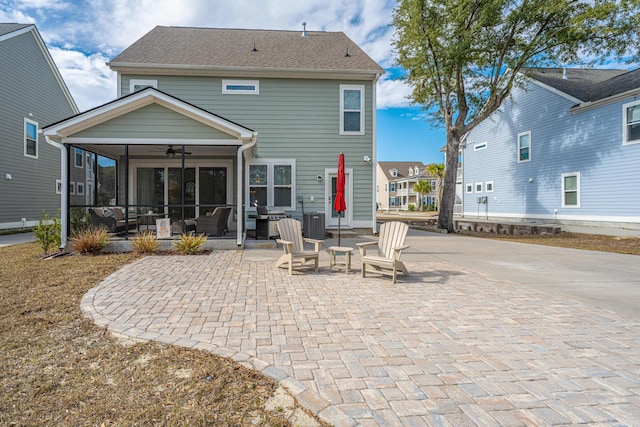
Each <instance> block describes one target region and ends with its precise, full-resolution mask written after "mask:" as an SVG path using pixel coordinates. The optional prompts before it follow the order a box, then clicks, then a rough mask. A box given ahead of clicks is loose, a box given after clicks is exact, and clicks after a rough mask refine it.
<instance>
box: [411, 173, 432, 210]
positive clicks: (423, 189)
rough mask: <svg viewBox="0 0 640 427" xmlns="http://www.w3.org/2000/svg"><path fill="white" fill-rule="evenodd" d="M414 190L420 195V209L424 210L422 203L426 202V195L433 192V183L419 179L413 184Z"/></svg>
mask: <svg viewBox="0 0 640 427" xmlns="http://www.w3.org/2000/svg"><path fill="white" fill-rule="evenodd" d="M413 191H415V192H416V193H418V195H420V210H423V208H422V205H423V203H424V196H425V195H426V194H429V193H430V192H431V183H430V182H429V181H425V180H424V179H419V180H418V182H416V183H415V185H414V186H413Z"/></svg>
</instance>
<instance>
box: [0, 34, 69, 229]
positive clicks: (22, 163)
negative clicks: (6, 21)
mask: <svg viewBox="0 0 640 427" xmlns="http://www.w3.org/2000/svg"><path fill="white" fill-rule="evenodd" d="M0 97H1V98H0V99H1V101H0V147H1V148H2V153H3V155H2V156H0V200H1V201H2V203H0V228H9V227H11V226H12V225H14V226H15V224H16V223H19V222H20V221H21V219H22V218H26V219H27V221H28V222H31V221H36V222H37V220H38V219H39V218H40V214H41V212H42V210H45V211H46V212H47V213H49V214H50V215H55V214H56V213H57V211H58V209H59V208H60V196H59V195H57V194H56V179H60V150H58V149H57V148H55V147H53V146H51V145H49V144H47V142H46V141H45V139H44V137H43V136H41V135H40V136H38V158H37V159H34V158H31V157H25V156H24V119H25V118H29V119H31V120H33V121H35V122H37V123H38V128H39V129H41V128H42V127H43V126H45V125H48V124H50V123H53V122H56V121H58V120H61V119H63V118H65V117H68V116H70V115H72V114H73V113H74V112H73V109H72V107H71V106H70V105H69V103H68V102H67V100H66V98H65V96H64V93H63V91H62V89H61V88H60V86H59V85H58V82H57V80H56V79H55V76H54V75H53V73H52V71H51V69H50V67H49V65H48V63H47V61H46V59H45V57H44V56H43V53H42V51H41V50H40V48H39V47H38V45H37V43H36V40H35V38H34V36H33V34H32V33H31V32H29V33H25V34H22V35H20V36H16V37H13V38H10V39H7V40H5V41H2V42H0ZM6 174H10V175H11V177H12V179H11V180H7V179H5V178H6Z"/></svg>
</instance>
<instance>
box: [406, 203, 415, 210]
mask: <svg viewBox="0 0 640 427" xmlns="http://www.w3.org/2000/svg"><path fill="white" fill-rule="evenodd" d="M408 209H409V212H413V211H415V210H416V205H414V204H413V203H411V204H410V205H409V206H408Z"/></svg>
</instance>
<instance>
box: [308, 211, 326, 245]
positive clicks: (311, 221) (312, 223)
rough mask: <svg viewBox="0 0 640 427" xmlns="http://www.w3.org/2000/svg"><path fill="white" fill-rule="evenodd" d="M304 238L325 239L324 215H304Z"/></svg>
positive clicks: (316, 213) (315, 213)
mask: <svg viewBox="0 0 640 427" xmlns="http://www.w3.org/2000/svg"><path fill="white" fill-rule="evenodd" d="M303 231H304V237H307V238H309V239H318V240H323V239H324V214H323V213H319V212H314V213H305V214H304V229H303Z"/></svg>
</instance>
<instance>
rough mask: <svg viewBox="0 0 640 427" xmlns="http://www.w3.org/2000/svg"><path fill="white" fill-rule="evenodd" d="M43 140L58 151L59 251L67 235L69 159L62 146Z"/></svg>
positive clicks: (64, 244) (48, 139) (50, 140)
mask: <svg viewBox="0 0 640 427" xmlns="http://www.w3.org/2000/svg"><path fill="white" fill-rule="evenodd" d="M44 138H45V140H46V141H47V143H48V144H51V145H53V146H54V147H58V148H59V149H60V175H61V178H62V194H61V196H60V227H61V230H60V249H64V248H65V247H66V246H67V235H68V233H69V221H68V220H67V219H68V218H69V211H68V206H69V176H68V175H67V167H68V164H69V157H68V156H67V149H66V147H65V145H64V144H61V143H59V142H56V141H54V140H52V139H50V138H49V137H48V136H47V135H45V137H44Z"/></svg>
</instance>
